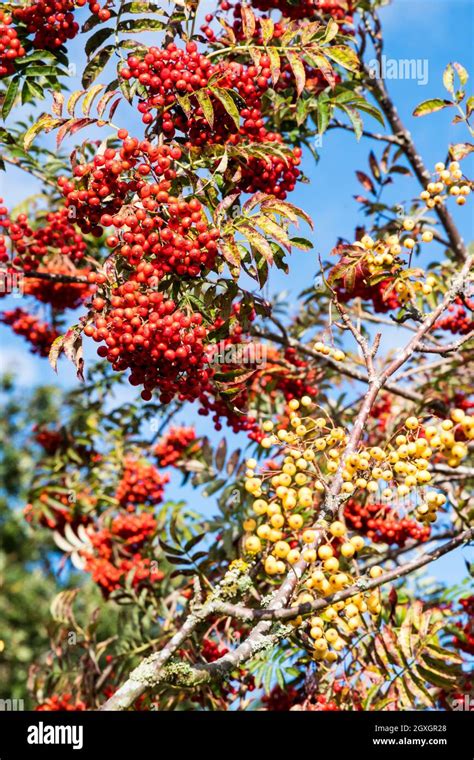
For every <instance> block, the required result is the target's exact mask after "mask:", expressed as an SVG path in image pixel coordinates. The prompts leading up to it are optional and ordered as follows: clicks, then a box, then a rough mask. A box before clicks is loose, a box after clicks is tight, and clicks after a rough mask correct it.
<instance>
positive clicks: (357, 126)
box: [340, 105, 364, 140]
mask: <svg viewBox="0 0 474 760" xmlns="http://www.w3.org/2000/svg"><path fill="white" fill-rule="evenodd" d="M340 107H341V108H342V110H343V111H344V113H346V114H347V116H348V117H349V120H350V122H351V124H352V126H353V127H354V134H355V136H356V139H357V140H360V138H361V137H362V131H363V128H364V125H363V123H362V119H361V118H360V114H359V113H358V111H356V109H355V108H352V106H348V105H344V106H340Z"/></svg>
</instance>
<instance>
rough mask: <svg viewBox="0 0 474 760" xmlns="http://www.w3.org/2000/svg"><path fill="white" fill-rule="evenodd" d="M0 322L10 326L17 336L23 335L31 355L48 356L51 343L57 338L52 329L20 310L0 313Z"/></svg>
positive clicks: (55, 332) (57, 334) (56, 333)
mask: <svg viewBox="0 0 474 760" xmlns="http://www.w3.org/2000/svg"><path fill="white" fill-rule="evenodd" d="M0 322H3V324H5V325H10V327H11V328H12V330H13V332H15V333H16V334H17V335H23V337H24V338H26V340H27V341H29V342H30V343H31V346H32V348H31V351H32V353H33V354H39V355H40V356H48V354H49V351H50V348H51V346H52V344H53V341H54V340H56V338H57V337H58V336H59V333H58V332H57V331H56V330H55V329H54V327H51V326H50V325H48V324H47V323H46V322H41V321H40V320H39V319H37V318H36V317H35V316H34V315H33V314H28V312H27V311H25V310H24V309H20V308H17V309H12V310H11V311H4V312H1V313H0Z"/></svg>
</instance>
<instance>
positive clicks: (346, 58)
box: [324, 45, 359, 71]
mask: <svg viewBox="0 0 474 760" xmlns="http://www.w3.org/2000/svg"><path fill="white" fill-rule="evenodd" d="M324 53H325V55H327V56H328V58H332V60H333V61H336V63H338V64H339V65H340V66H343V67H344V68H345V69H349V71H358V69H359V59H358V57H357V54H356V53H355V52H354V50H352V48H350V47H348V46H347V45H333V47H328V48H324Z"/></svg>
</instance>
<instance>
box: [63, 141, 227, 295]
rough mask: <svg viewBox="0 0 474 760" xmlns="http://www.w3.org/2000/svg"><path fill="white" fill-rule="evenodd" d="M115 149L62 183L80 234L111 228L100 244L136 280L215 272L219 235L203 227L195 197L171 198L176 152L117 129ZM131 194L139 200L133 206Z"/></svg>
mask: <svg viewBox="0 0 474 760" xmlns="http://www.w3.org/2000/svg"><path fill="white" fill-rule="evenodd" d="M118 136H119V139H121V141H122V147H121V148H120V150H115V149H114V148H107V149H106V150H105V151H104V152H103V153H100V154H97V155H96V156H95V157H94V159H93V161H91V162H90V163H88V164H78V165H77V166H76V167H75V169H74V175H75V181H71V180H68V179H66V178H65V177H61V178H60V179H59V185H60V187H61V189H62V192H63V193H64V195H65V196H66V205H67V206H68V207H73V208H74V209H75V212H76V216H77V221H78V225H79V227H80V228H81V230H82V231H83V232H92V234H93V235H96V236H99V235H100V234H101V233H102V231H103V227H110V226H114V227H115V228H116V230H117V234H113V235H109V237H108V238H107V245H108V246H109V247H110V248H113V249H115V250H116V253H118V254H120V255H121V256H123V257H124V258H125V259H126V261H127V262H128V264H129V265H130V266H132V267H136V268H137V269H136V274H137V279H138V281H140V282H145V281H151V282H152V284H153V282H154V281H155V280H156V278H158V279H161V278H162V277H163V276H164V275H166V274H168V273H170V272H175V273H176V274H178V275H181V276H182V275H188V276H194V277H195V276H197V275H198V274H200V272H201V271H202V270H203V269H211V268H212V267H213V266H214V262H215V258H216V255H217V239H218V237H219V232H218V230H217V229H215V228H212V227H210V225H209V222H208V221H207V219H206V217H205V215H204V213H203V210H202V206H201V204H200V203H199V201H198V200H197V199H195V198H191V199H190V200H186V199H178V198H175V197H173V196H172V195H170V192H169V191H170V189H171V184H172V181H173V180H174V179H175V178H176V171H175V169H174V167H173V161H174V160H176V159H179V157H180V156H181V150H180V148H178V147H177V146H174V147H169V146H167V145H160V146H156V145H151V143H150V142H148V141H147V140H143V141H142V142H139V141H138V140H137V139H136V138H132V137H128V132H127V131H126V130H119V132H118ZM137 196H138V199H139V200H138V202H137V201H136V200H134V199H135V198H136V197H137Z"/></svg>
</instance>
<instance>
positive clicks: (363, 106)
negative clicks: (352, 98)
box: [357, 99, 385, 127]
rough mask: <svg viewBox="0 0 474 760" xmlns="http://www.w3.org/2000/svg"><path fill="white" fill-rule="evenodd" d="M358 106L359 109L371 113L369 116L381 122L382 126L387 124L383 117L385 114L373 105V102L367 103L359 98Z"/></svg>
mask: <svg viewBox="0 0 474 760" xmlns="http://www.w3.org/2000/svg"><path fill="white" fill-rule="evenodd" d="M357 108H358V109H359V111H364V113H367V114H369V116H372V117H373V118H374V119H376V121H378V122H379V124H381V125H382V127H384V126H385V120H384V118H383V114H382V113H381V112H380V111H379V109H378V108H376V107H375V106H373V105H372V104H371V103H367V101H365V100H362V101H361V100H359V99H358V100H357Z"/></svg>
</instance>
